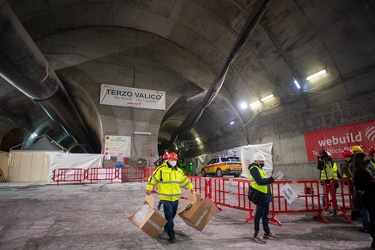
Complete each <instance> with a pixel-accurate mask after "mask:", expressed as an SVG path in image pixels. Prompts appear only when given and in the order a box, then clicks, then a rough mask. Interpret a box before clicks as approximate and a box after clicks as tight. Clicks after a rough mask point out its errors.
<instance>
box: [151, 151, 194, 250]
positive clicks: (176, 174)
mask: <svg viewBox="0 0 375 250" xmlns="http://www.w3.org/2000/svg"><path fill="white" fill-rule="evenodd" d="M177 160H178V156H177V154H176V153H175V152H171V153H170V154H169V156H168V160H167V161H165V162H164V163H162V164H161V165H160V166H159V167H158V168H157V169H155V171H154V172H153V173H152V175H151V176H150V177H149V178H148V183H147V184H146V194H147V195H150V193H151V191H152V189H153V188H154V185H157V187H158V196H159V199H160V201H161V202H162V204H163V208H164V216H165V219H166V220H167V224H166V225H165V227H164V231H165V232H166V233H167V234H168V236H169V239H168V241H169V242H171V243H174V242H175V239H176V237H175V235H176V233H175V231H174V222H173V219H174V217H175V216H176V213H177V208H178V201H179V199H180V196H181V188H180V187H181V186H185V187H186V188H187V189H188V190H190V192H193V191H194V186H193V184H192V183H191V182H190V180H189V178H187V176H186V175H185V174H184V172H183V171H182V170H181V169H180V168H178V167H177V166H176V165H177Z"/></svg>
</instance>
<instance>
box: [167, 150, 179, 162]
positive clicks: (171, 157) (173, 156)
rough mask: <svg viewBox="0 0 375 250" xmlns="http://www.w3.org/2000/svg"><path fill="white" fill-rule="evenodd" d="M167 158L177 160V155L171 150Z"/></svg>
mask: <svg viewBox="0 0 375 250" xmlns="http://www.w3.org/2000/svg"><path fill="white" fill-rule="evenodd" d="M169 159H171V160H175V161H177V160H178V155H177V154H176V153H175V152H171V153H170V154H169Z"/></svg>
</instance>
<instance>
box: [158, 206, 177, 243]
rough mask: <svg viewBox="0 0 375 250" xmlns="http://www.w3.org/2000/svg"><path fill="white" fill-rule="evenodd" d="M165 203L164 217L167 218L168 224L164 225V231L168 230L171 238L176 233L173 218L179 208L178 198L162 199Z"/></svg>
mask: <svg viewBox="0 0 375 250" xmlns="http://www.w3.org/2000/svg"><path fill="white" fill-rule="evenodd" d="M161 202H162V203H163V209H164V217H165V219H166V220H167V224H166V225H165V226H164V231H166V232H167V234H168V236H169V238H171V237H173V236H174V235H175V231H174V222H173V219H174V217H175V216H176V213H177V208H178V200H176V201H173V202H171V201H163V200H162V201H161Z"/></svg>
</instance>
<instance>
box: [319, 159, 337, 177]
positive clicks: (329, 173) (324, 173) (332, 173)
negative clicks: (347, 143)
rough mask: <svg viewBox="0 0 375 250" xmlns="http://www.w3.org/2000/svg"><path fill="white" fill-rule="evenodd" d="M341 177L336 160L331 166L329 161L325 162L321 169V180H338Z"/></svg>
mask: <svg viewBox="0 0 375 250" xmlns="http://www.w3.org/2000/svg"><path fill="white" fill-rule="evenodd" d="M338 179H339V177H338V176H337V164H336V162H335V163H333V166H332V168H331V166H330V165H329V164H327V163H325V164H324V168H323V169H322V170H320V180H321V181H330V180H338Z"/></svg>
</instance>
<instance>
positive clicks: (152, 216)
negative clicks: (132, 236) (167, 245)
mask: <svg viewBox="0 0 375 250" xmlns="http://www.w3.org/2000/svg"><path fill="white" fill-rule="evenodd" d="M144 203H148V204H149V205H150V207H151V208H152V211H151V212H150V213H149V214H148V215H147V216H146V217H145V218H144V220H143V222H142V223H141V224H140V225H137V224H136V223H135V222H134V219H133V217H134V215H135V214H136V213H137V212H138V210H139V209H140V208H138V209H137V211H135V213H134V214H133V215H131V214H128V213H127V212H126V211H125V217H126V218H128V220H129V221H130V222H131V223H133V224H134V225H136V226H137V227H138V228H140V229H142V230H143V231H144V232H145V233H147V234H148V235H149V236H150V237H151V238H155V237H156V236H158V235H159V233H160V231H161V230H162V229H163V227H164V226H165V224H167V220H166V219H165V218H164V216H163V215H162V214H161V213H159V211H158V210H156V209H155V208H154V204H155V199H154V197H153V196H151V195H146V198H145V201H144ZM144 203H143V204H144Z"/></svg>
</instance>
